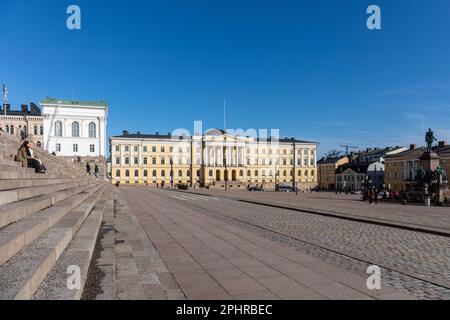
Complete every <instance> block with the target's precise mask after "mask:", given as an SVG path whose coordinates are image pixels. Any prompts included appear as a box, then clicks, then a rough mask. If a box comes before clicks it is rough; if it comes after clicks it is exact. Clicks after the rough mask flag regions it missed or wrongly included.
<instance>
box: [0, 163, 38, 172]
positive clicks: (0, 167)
mask: <svg viewBox="0 0 450 320" xmlns="http://www.w3.org/2000/svg"><path fill="white" fill-rule="evenodd" d="M0 172H19V173H35V170H34V169H33V168H23V167H21V166H20V167H19V166H15V165H14V166H11V165H5V164H0Z"/></svg>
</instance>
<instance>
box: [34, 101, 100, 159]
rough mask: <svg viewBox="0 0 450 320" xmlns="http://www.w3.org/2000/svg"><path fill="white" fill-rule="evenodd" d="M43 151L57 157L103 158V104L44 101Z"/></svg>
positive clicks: (42, 103) (42, 102)
mask: <svg viewBox="0 0 450 320" xmlns="http://www.w3.org/2000/svg"><path fill="white" fill-rule="evenodd" d="M40 104H41V108H42V115H43V117H44V148H45V149H46V150H47V151H49V152H54V153H55V154H56V155H57V156H66V157H73V156H80V157H106V125H107V117H108V105H107V103H106V102H103V101H100V102H94V101H77V100H63V99H53V98H46V99H44V100H42V101H41V103H40Z"/></svg>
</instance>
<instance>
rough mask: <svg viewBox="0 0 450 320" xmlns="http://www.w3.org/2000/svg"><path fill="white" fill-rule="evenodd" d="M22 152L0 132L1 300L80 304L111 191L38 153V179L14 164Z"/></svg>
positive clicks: (14, 139)
mask: <svg viewBox="0 0 450 320" xmlns="http://www.w3.org/2000/svg"><path fill="white" fill-rule="evenodd" d="M19 146H20V141H19V140H18V139H17V137H15V136H12V135H9V134H7V133H4V132H2V131H0V300H10V299H65V300H66V299H80V298H81V295H82V293H83V287H84V283H85V280H86V277H87V272H88V269H89V266H90V262H91V258H92V254H93V250H94V247H95V243H96V240H97V236H98V233H99V229H100V225H101V222H102V218H103V215H104V213H105V212H108V211H111V210H112V207H113V198H112V194H113V193H112V192H111V188H112V186H111V185H110V184H108V183H105V182H104V181H100V180H96V179H95V178H94V177H91V176H86V174H85V171H84V169H83V168H81V167H80V166H79V165H77V164H74V163H71V162H70V161H68V160H66V159H61V158H58V157H56V156H53V155H51V154H49V153H47V152H46V151H44V150H41V149H39V148H35V155H36V156H37V157H39V159H41V160H42V161H43V163H44V164H45V166H46V167H47V169H48V174H36V173H35V172H34V169H30V168H23V167H22V165H21V163H19V162H15V161H14V156H15V155H16V153H17V150H18V148H19ZM69 267H70V268H69ZM68 271H69V273H68ZM78 271H80V277H79V280H80V281H79V282H78V281H74V282H73V283H74V284H75V288H69V286H68V285H67V283H68V278H69V277H70V275H71V274H74V275H76V274H77V272H78ZM71 272H72V273H71ZM73 279H75V278H73ZM75 280H76V279H75ZM78 284H79V285H80V286H79V287H77V286H76V285H78Z"/></svg>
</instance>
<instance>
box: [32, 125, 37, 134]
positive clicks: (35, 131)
mask: <svg viewBox="0 0 450 320" xmlns="http://www.w3.org/2000/svg"><path fill="white" fill-rule="evenodd" d="M37 133H38V127H37V126H34V127H33V134H34V135H36V136H37Z"/></svg>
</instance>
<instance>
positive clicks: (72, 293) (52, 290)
mask: <svg viewBox="0 0 450 320" xmlns="http://www.w3.org/2000/svg"><path fill="white" fill-rule="evenodd" d="M113 210H114V203H113V199H112V197H111V194H110V192H108V191H105V193H104V194H103V195H102V196H101V197H100V199H99V201H98V202H97V204H96V205H95V208H94V209H93V211H92V212H91V214H90V215H89V216H88V217H87V218H86V220H85V221H84V223H83V225H82V226H81V228H80V230H79V231H78V232H77V234H76V235H75V237H74V238H73V239H72V242H71V243H70V245H69V246H68V247H67V248H66V250H65V251H64V253H63V254H62V255H61V257H60V258H59V259H58V261H57V263H56V265H55V266H54V267H53V269H52V270H51V271H50V272H49V274H48V275H47V277H46V278H45V279H44V281H43V282H42V283H41V285H40V286H39V288H38V289H37V291H36V293H35V294H34V296H33V299H34V300H80V299H81V296H82V294H83V290H84V285H85V283H86V279H87V274H88V270H89V267H90V264H91V260H92V255H93V252H94V248H95V243H96V241H97V237H98V234H99V231H100V227H101V224H102V219H103V216H104V213H106V212H112V211H113ZM70 266H77V267H79V268H80V272H81V274H80V276H81V277H80V283H79V284H80V287H79V288H76V287H75V288H69V287H68V286H67V279H68V273H67V272H68V270H69V267H70Z"/></svg>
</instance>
